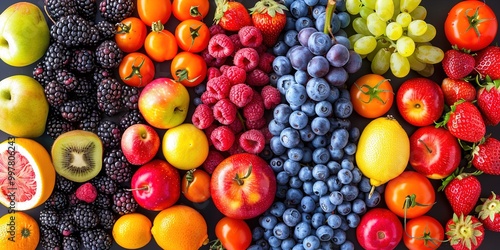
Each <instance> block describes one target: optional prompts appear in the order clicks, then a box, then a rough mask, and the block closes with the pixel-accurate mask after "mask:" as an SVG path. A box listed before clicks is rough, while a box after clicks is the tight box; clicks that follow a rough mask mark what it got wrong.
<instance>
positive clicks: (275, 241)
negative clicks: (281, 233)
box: [267, 235, 282, 248]
mask: <svg viewBox="0 0 500 250" xmlns="http://www.w3.org/2000/svg"><path fill="white" fill-rule="evenodd" d="M281 241H282V239H280V238H278V237H276V236H274V235H271V237H269V239H267V242H269V246H271V247H273V248H274V247H279V246H281Z"/></svg>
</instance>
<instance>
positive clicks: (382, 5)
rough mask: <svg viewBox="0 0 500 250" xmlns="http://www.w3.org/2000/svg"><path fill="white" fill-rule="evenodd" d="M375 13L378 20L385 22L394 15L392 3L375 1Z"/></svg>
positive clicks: (381, 0)
mask: <svg viewBox="0 0 500 250" xmlns="http://www.w3.org/2000/svg"><path fill="white" fill-rule="evenodd" d="M375 12H376V13H377V15H378V16H379V17H380V19H382V20H383V21H385V22H387V21H389V20H391V18H392V15H394V3H393V2H392V0H377V1H376V2H375Z"/></svg>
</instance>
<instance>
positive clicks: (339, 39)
mask: <svg viewBox="0 0 500 250" xmlns="http://www.w3.org/2000/svg"><path fill="white" fill-rule="evenodd" d="M339 31H343V33H342V34H340V32H337V35H335V36H334V39H335V43H337V44H342V45H344V46H345V47H346V48H347V49H349V50H351V49H352V46H351V41H350V40H349V38H348V37H347V34H346V33H345V31H344V30H339ZM349 56H351V55H349Z"/></svg>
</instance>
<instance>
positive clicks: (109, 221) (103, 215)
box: [97, 209, 116, 230]
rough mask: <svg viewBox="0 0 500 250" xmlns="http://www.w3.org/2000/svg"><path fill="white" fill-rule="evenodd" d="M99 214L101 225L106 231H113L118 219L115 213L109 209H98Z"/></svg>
mask: <svg viewBox="0 0 500 250" xmlns="http://www.w3.org/2000/svg"><path fill="white" fill-rule="evenodd" d="M97 214H98V215H99V225H100V226H101V227H102V228H104V229H106V230H110V229H113V225H115V221H116V217H115V214H114V213H113V211H111V210H109V209H97Z"/></svg>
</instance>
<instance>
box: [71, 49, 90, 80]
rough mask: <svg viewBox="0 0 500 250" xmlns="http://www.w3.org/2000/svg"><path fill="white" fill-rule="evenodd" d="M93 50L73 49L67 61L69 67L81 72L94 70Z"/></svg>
mask: <svg viewBox="0 0 500 250" xmlns="http://www.w3.org/2000/svg"><path fill="white" fill-rule="evenodd" d="M94 66H95V65H94V52H93V51H92V50H89V49H85V48H81V49H76V50H74V51H73V57H71V60H70V62H69V68H70V69H71V70H74V71H76V72H78V73H81V74H86V73H90V72H92V71H93V70H94Z"/></svg>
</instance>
